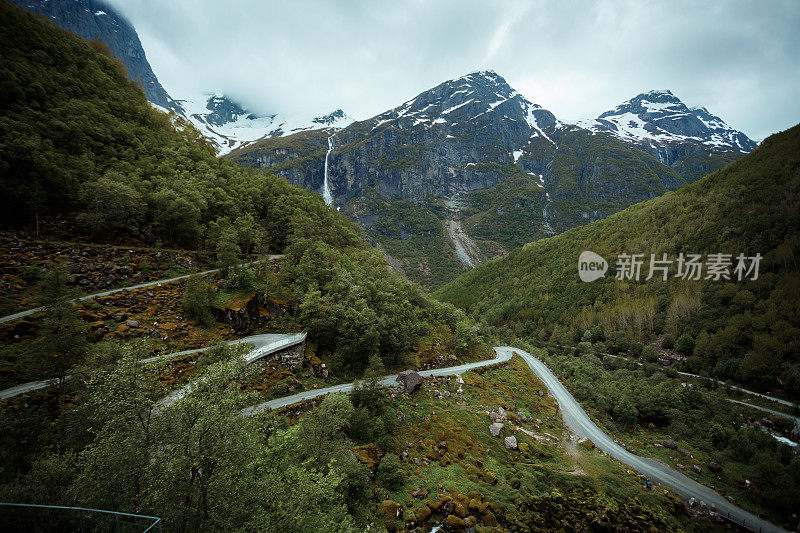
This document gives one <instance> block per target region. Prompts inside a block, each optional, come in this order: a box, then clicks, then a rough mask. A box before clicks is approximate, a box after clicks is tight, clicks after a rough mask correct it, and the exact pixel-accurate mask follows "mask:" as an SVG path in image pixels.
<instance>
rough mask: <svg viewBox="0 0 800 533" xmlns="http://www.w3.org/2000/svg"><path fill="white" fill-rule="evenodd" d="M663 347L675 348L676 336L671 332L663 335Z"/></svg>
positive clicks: (667, 348)
mask: <svg viewBox="0 0 800 533" xmlns="http://www.w3.org/2000/svg"><path fill="white" fill-rule="evenodd" d="M661 347H662V348H664V349H666V350H672V349H673V348H675V337H673V336H672V335H670V334H669V333H667V334H666V335H664V336H663V337H661Z"/></svg>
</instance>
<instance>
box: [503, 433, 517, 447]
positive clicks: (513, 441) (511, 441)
mask: <svg viewBox="0 0 800 533" xmlns="http://www.w3.org/2000/svg"><path fill="white" fill-rule="evenodd" d="M503 444H505V447H506V450H516V449H517V437H513V436H512V437H506V438H505V440H504V441H503Z"/></svg>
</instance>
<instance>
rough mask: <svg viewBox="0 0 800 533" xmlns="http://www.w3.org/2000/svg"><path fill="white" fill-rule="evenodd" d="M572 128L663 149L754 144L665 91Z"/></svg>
mask: <svg viewBox="0 0 800 533" xmlns="http://www.w3.org/2000/svg"><path fill="white" fill-rule="evenodd" d="M573 124H574V125H576V126H578V127H582V128H586V129H589V130H591V131H594V132H600V131H602V132H608V133H611V134H612V135H614V136H616V137H618V138H619V139H622V140H624V141H628V142H634V143H647V144H650V145H660V146H663V145H666V144H670V143H680V142H687V141H688V142H693V143H700V144H704V145H707V146H710V147H713V148H717V149H721V150H735V151H741V152H749V151H751V150H752V149H753V148H755V147H756V143H755V142H754V141H752V140H751V139H749V138H748V137H747V136H746V135H745V134H744V133H742V132H740V131H737V130H735V129H733V128H731V127H730V126H728V125H727V124H726V123H725V121H723V120H722V119H721V118H719V117H717V116H715V115H712V114H711V113H710V112H709V111H708V110H707V109H706V108H704V107H692V108H690V107H687V106H686V105H685V104H684V103H683V102H682V101H681V100H680V99H679V98H677V97H676V96H675V95H674V94H672V92H671V91H669V90H654V91H649V92H646V93H642V94H639V95H637V96H635V97H634V98H631V99H630V100H627V101H625V102H623V103H622V104H620V105H618V106H617V107H615V108H614V109H612V110H610V111H606V112H605V113H603V114H601V115H600V116H599V117H597V120H593V121H576V122H574V123H573Z"/></svg>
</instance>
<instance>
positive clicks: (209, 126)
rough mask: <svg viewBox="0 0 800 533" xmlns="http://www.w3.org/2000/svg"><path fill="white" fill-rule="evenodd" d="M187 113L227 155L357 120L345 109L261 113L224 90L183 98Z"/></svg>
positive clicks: (204, 133)
mask: <svg viewBox="0 0 800 533" xmlns="http://www.w3.org/2000/svg"><path fill="white" fill-rule="evenodd" d="M179 102H180V104H181V106H182V107H183V109H184V110H185V116H186V118H188V119H189V120H190V121H191V122H192V124H194V126H195V127H196V128H197V129H198V130H200V131H201V132H202V133H203V135H205V136H206V137H208V138H209V139H210V140H211V141H212V142H213V143H214V144H215V145H216V146H217V148H218V150H219V154H220V155H223V154H226V153H228V152H230V151H231V150H234V149H236V148H241V147H244V146H247V145H248V144H250V143H252V142H254V141H257V140H259V139H265V138H268V137H280V136H283V135H291V134H292V133H297V132H300V131H308V130H314V129H321V128H334V129H340V128H343V127H346V126H348V125H349V124H351V123H352V122H353V119H351V118H350V117H349V116H347V115H346V114H345V113H344V111H342V110H341V109H337V110H336V111H333V112H332V113H328V114H322V115H319V116H317V115H316V114H311V115H309V116H289V117H284V116H281V115H278V114H267V115H257V114H255V113H251V112H250V111H248V110H246V109H244V108H243V107H242V106H241V105H239V104H238V103H236V102H234V101H233V100H231V99H230V98H228V97H227V96H225V95H224V94H221V93H212V94H208V95H203V96H199V97H195V98H187V99H184V100H179Z"/></svg>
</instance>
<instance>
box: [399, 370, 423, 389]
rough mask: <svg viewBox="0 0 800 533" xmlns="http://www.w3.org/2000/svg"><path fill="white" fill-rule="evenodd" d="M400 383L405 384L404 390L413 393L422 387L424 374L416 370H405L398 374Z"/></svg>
mask: <svg viewBox="0 0 800 533" xmlns="http://www.w3.org/2000/svg"><path fill="white" fill-rule="evenodd" d="M396 381H397V382H398V383H400V384H401V385H403V392H405V393H406V394H411V393H412V392H414V391H415V390H417V389H419V388H420V387H422V376H420V375H419V372H417V371H416V370H403V371H402V372H400V373H399V374H397V380H396Z"/></svg>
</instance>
